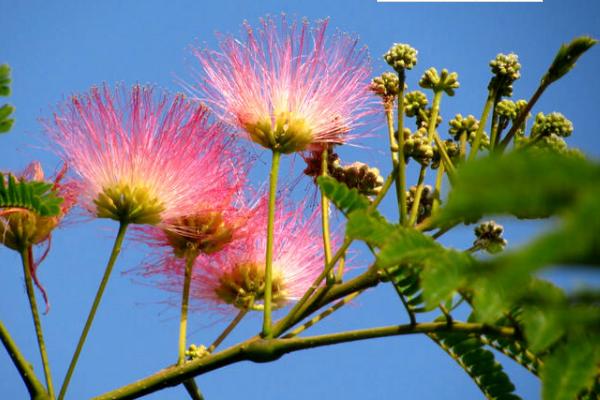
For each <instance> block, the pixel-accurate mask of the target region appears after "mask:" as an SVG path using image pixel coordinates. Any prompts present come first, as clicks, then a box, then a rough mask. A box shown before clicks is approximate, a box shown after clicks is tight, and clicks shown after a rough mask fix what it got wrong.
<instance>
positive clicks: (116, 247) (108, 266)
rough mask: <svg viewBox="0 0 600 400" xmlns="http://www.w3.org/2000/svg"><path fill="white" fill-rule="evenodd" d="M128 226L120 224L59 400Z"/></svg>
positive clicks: (73, 367)
mask: <svg viewBox="0 0 600 400" xmlns="http://www.w3.org/2000/svg"><path fill="white" fill-rule="evenodd" d="M128 225H129V224H128V223H127V222H125V221H121V222H120V223H119V232H118V233H117V236H116V238H115V242H114V245H113V248H112V251H111V253H110V258H109V259H108V263H107V264H106V269H105V271H104V276H103V277H102V281H101V282H100V286H99V287H98V291H97V292H96V297H95V298H94V302H93V304H92V308H91V309H90V312H89V314H88V317H87V320H86V322H85V326H84V327H83V331H82V332H81V336H80V337H79V341H78V342H77V347H76V349H75V353H73V357H72V358H71V363H70V364H69V369H68V370H67V375H66V376H65V380H64V381H63V384H62V387H61V388H60V393H59V395H58V400H62V399H64V397H65V394H66V393H67V388H68V387H69V383H70V382H71V377H72V376H73V371H75V366H76V365H77V361H78V360H79V355H80V353H81V349H83V345H84V343H85V340H86V339H87V335H88V333H89V331H90V328H91V326H92V322H94V317H95V316H96V311H97V310H98V306H99V305H100V300H102V295H103V294H104V290H105V289H106V284H107V283H108V279H109V278H110V274H111V272H112V270H113V267H114V265H115V262H116V261H117V258H118V256H119V253H120V252H121V246H122V245H123V240H124V239H125V233H126V232H127V227H128Z"/></svg>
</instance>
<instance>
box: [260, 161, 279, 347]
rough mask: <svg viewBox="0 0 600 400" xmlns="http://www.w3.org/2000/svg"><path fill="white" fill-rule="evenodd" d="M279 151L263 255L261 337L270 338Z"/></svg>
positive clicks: (273, 170)
mask: <svg viewBox="0 0 600 400" xmlns="http://www.w3.org/2000/svg"><path fill="white" fill-rule="evenodd" d="M280 158H281V153H279V152H278V151H273V160H272V162H271V173H270V175H269V219H268V221H267V253H266V257H265V311H264V319H263V329H262V334H263V337H265V338H267V339H270V338H272V337H273V335H272V333H273V332H272V326H271V308H272V305H271V297H272V289H273V288H272V280H273V229H274V226H275V201H276V198H277V177H278V175H279V160H280Z"/></svg>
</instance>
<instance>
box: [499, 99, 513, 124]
mask: <svg viewBox="0 0 600 400" xmlns="http://www.w3.org/2000/svg"><path fill="white" fill-rule="evenodd" d="M496 113H498V117H500V118H504V119H506V120H509V121H514V120H515V119H516V118H517V115H518V114H517V105H516V104H515V102H514V101H512V100H502V101H500V102H499V103H498V104H496Z"/></svg>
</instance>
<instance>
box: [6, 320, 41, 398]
mask: <svg viewBox="0 0 600 400" xmlns="http://www.w3.org/2000/svg"><path fill="white" fill-rule="evenodd" d="M0 340H1V341H2V344H3V345H4V347H5V348H6V351H7V352H8V355H9V357H10V359H11V360H12V362H13V364H15V367H16V368H17V371H19V374H20V375H21V378H22V379H23V382H24V383H25V386H26V387H27V391H28V392H29V394H30V396H31V398H32V399H40V400H41V399H45V398H47V396H48V394H47V393H46V389H45V388H44V385H42V382H40V381H39V380H38V378H37V376H36V375H35V372H34V371H33V368H31V364H30V363H29V362H28V361H27V360H26V359H25V357H24V356H23V354H22V353H21V351H20V350H19V347H18V346H17V344H16V343H15V341H14V340H13V339H12V337H11V336H10V334H9V333H8V330H7V329H6V327H5V326H4V324H3V323H2V321H0Z"/></svg>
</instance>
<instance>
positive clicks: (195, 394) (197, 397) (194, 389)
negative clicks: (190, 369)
mask: <svg viewBox="0 0 600 400" xmlns="http://www.w3.org/2000/svg"><path fill="white" fill-rule="evenodd" d="M183 387H184V388H185V390H186V391H187V392H188V394H189V395H190V399H192V400H204V396H202V392H200V388H199V387H198V385H196V381H195V380H194V378H190V379H187V380H186V381H184V382H183Z"/></svg>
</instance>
